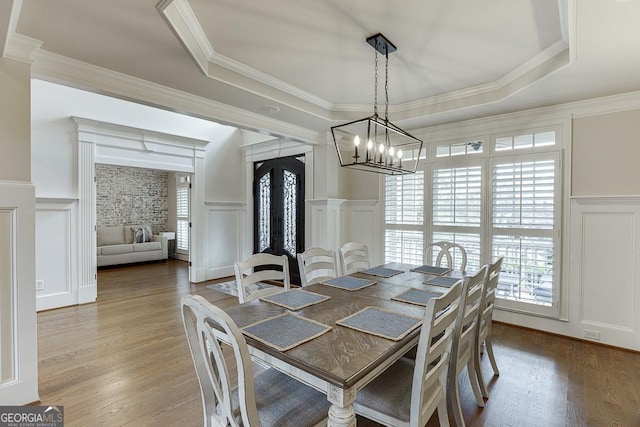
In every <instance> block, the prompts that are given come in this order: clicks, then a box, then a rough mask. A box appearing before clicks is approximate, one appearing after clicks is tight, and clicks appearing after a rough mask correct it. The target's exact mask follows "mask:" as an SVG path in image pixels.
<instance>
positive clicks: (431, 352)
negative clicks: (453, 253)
mask: <svg viewBox="0 0 640 427" xmlns="http://www.w3.org/2000/svg"><path fill="white" fill-rule="evenodd" d="M461 290H462V280H460V281H459V282H458V283H456V284H455V285H453V286H452V287H451V288H450V289H449V291H448V292H447V293H446V294H444V295H442V296H441V297H439V298H432V299H430V300H429V302H428V303H427V307H426V309H425V313H424V318H423V322H422V330H421V332H420V340H419V342H418V350H417V353H416V360H415V368H414V371H413V384H412V389H411V410H410V412H411V414H410V419H411V425H420V426H423V425H425V424H426V423H427V421H429V418H430V417H431V415H432V414H433V412H435V409H436V408H437V405H438V402H439V401H440V400H441V399H442V398H443V396H444V395H445V393H446V384H447V370H448V367H449V363H450V357H451V343H452V338H453V332H454V327H455V321H456V319H457V318H458V312H459V311H460V294H461ZM425 390H434V391H433V392H431V391H430V392H429V393H425V392H424V391H425Z"/></svg>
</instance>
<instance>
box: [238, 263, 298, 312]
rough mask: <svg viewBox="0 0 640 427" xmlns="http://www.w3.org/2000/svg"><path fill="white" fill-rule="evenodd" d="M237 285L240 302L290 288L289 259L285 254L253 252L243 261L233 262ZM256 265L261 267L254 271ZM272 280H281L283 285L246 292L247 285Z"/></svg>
mask: <svg viewBox="0 0 640 427" xmlns="http://www.w3.org/2000/svg"><path fill="white" fill-rule="evenodd" d="M233 267H234V270H235V273H236V283H237V286H238V299H239V300H240V303H243V302H247V301H253V300H255V299H258V298H262V297H266V296H269V295H273V294H276V293H278V292H283V291H288V290H289V289H291V282H290V278H289V260H288V259H287V256H286V255H282V256H276V255H271V254H265V253H258V254H253V255H251V256H250V257H249V258H247V259H245V260H244V261H238V262H236V263H234V264H233ZM256 267H263V269H260V270H259V271H256V270H255V269H256ZM265 280H274V281H279V282H282V284H283V287H279V286H273V287H269V288H266V289H260V290H258V291H255V292H251V293H249V292H247V287H248V286H249V285H252V284H255V283H259V282H263V281H265Z"/></svg>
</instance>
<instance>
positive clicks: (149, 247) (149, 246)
mask: <svg viewBox="0 0 640 427" xmlns="http://www.w3.org/2000/svg"><path fill="white" fill-rule="evenodd" d="M161 249H162V243H160V242H145V243H134V244H133V251H134V252H147V251H159V250H161Z"/></svg>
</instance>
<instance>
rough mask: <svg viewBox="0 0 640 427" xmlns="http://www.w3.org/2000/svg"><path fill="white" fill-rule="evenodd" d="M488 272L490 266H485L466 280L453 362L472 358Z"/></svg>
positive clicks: (455, 335)
mask: <svg viewBox="0 0 640 427" xmlns="http://www.w3.org/2000/svg"><path fill="white" fill-rule="evenodd" d="M487 270H488V266H486V265H484V266H483V267H482V268H481V269H480V270H478V272H477V273H476V274H474V275H473V276H466V277H465V278H464V283H463V285H462V292H461V295H460V311H459V312H458V318H457V319H456V326H455V329H454V334H453V344H452V350H451V354H452V359H451V360H452V361H457V362H456V363H466V362H467V361H468V360H469V359H470V358H471V356H472V350H473V347H472V346H473V345H474V344H475V339H476V327H477V322H478V313H479V312H480V300H481V299H482V292H483V289H484V283H485V278H486V276H487ZM453 364H454V363H453V362H452V365H453Z"/></svg>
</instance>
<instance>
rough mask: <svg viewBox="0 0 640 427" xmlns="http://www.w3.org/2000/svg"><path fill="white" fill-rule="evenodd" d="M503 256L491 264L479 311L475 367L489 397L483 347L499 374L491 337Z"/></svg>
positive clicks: (481, 386)
mask: <svg viewBox="0 0 640 427" xmlns="http://www.w3.org/2000/svg"><path fill="white" fill-rule="evenodd" d="M502 261H503V257H500V258H498V259H497V260H496V261H495V262H494V263H493V264H491V265H490V266H489V271H488V272H487V279H486V283H485V286H484V291H483V293H482V299H481V301H480V307H481V309H480V311H479V312H478V329H477V333H476V343H475V345H476V347H477V351H476V358H475V364H476V366H475V368H476V375H477V377H478V384H479V385H480V391H482V396H484V397H485V398H487V399H488V398H489V389H488V388H487V383H486V381H485V379H484V376H483V374H482V364H481V362H482V359H481V357H482V349H483V348H484V349H485V350H486V353H487V356H488V357H489V362H490V363H491V367H492V368H493V373H494V374H495V375H496V376H498V375H500V371H498V364H497V363H496V357H495V355H494V354H493V340H492V337H491V324H492V320H493V308H494V305H495V302H496V289H497V288H498V281H499V279H500V270H501V269H502Z"/></svg>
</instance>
